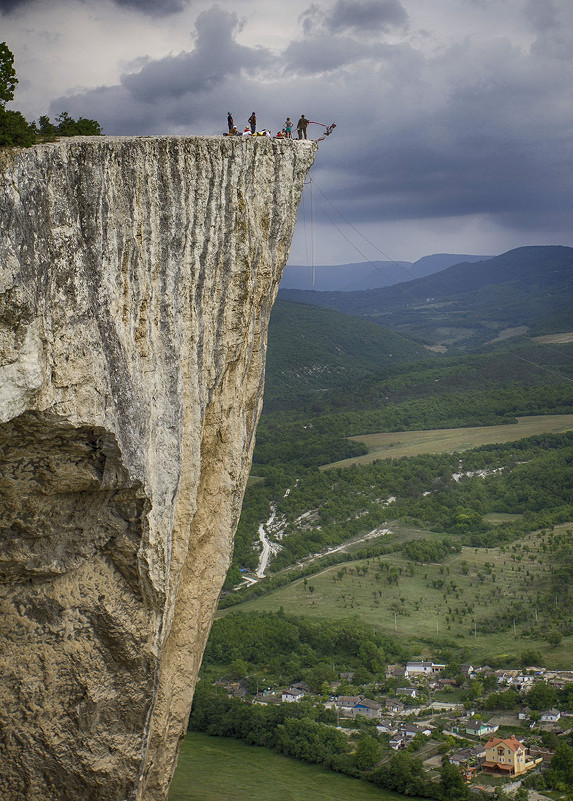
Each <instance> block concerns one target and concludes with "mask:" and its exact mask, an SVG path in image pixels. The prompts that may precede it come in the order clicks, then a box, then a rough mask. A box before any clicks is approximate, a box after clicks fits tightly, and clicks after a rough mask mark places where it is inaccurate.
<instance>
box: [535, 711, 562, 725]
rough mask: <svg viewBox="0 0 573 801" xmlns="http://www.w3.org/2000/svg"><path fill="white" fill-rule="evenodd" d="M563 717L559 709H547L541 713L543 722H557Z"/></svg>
mask: <svg viewBox="0 0 573 801" xmlns="http://www.w3.org/2000/svg"><path fill="white" fill-rule="evenodd" d="M560 717H561V712H560V711H559V710H558V709H547V710H546V711H545V712H542V713H541V718H540V721H541V723H557V721H558V720H559V718H560Z"/></svg>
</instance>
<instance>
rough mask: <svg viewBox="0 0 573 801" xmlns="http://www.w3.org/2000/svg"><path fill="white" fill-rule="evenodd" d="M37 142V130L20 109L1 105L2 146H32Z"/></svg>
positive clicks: (0, 127)
mask: <svg viewBox="0 0 573 801" xmlns="http://www.w3.org/2000/svg"><path fill="white" fill-rule="evenodd" d="M35 142H36V130H35V128H34V126H33V125H30V123H29V122H28V121H27V120H26V118H25V117H24V116H23V114H21V113H20V112H19V111H7V110H6V109H5V108H3V107H2V106H0V146H3V147H30V145H33V144H35Z"/></svg>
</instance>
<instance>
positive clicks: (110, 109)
mask: <svg viewBox="0 0 573 801" xmlns="http://www.w3.org/2000/svg"><path fill="white" fill-rule="evenodd" d="M0 40H6V42H7V43H8V46H9V47H10V48H11V50H12V51H13V52H14V54H15V58H16V62H15V65H16V70H17V73H18V76H19V78H20V83H19V85H18V88H17V92H16V97H15V99H14V101H13V103H11V105H10V106H9V108H14V109H19V110H21V111H22V112H23V113H24V114H25V115H26V116H27V117H28V118H29V119H37V118H38V117H39V116H40V115H42V114H49V115H50V116H51V117H52V118H53V117H55V116H56V115H57V114H58V113H59V112H60V111H63V110H65V111H68V112H69V113H70V114H72V116H74V117H79V116H84V117H89V118H95V119H97V120H98V121H99V122H100V123H101V124H102V126H103V129H104V131H105V133H107V134H126V135H127V134H166V133H174V134H218V133H222V132H223V131H224V130H225V129H226V119H225V118H226V114H227V111H229V110H230V111H232V112H233V114H234V117H235V121H236V123H237V124H238V125H239V126H240V127H241V128H242V127H244V125H245V124H246V121H247V118H248V116H249V115H250V113H251V111H253V110H255V111H256V112H257V117H258V120H259V124H260V127H269V128H271V129H272V130H273V132H276V131H277V130H278V129H279V128H280V127H281V126H282V123H283V122H284V120H285V118H286V116H287V115H288V116H290V117H292V118H293V119H294V120H295V121H296V120H297V119H298V117H299V116H300V114H301V113H304V114H306V116H307V117H308V118H310V119H311V120H313V121H315V120H316V121H319V122H323V123H331V122H336V124H337V129H336V131H335V134H334V135H333V136H331V137H330V138H329V139H327V140H326V141H324V142H323V143H322V145H321V147H320V150H319V153H318V156H317V160H316V164H315V167H314V168H313V170H312V177H313V180H314V182H315V190H314V195H315V198H316V201H317V203H316V206H317V211H316V219H317V225H316V229H315V249H314V252H315V260H316V263H317V264H329V263H330V264H336V263H348V262H353V261H354V262H356V261H362V260H364V257H366V258H368V259H381V258H382V256H381V255H380V251H381V252H382V253H384V254H385V255H386V256H388V257H390V258H392V259H395V260H415V259H417V258H419V257H421V256H424V255H426V254H430V253H436V252H450V253H452V252H454V253H483V254H490V253H491V254H494V253H501V252H503V251H505V250H508V249H510V248H512V247H518V246H520V245H540V244H560V245H570V246H573V225H572V224H571V223H572V220H573V208H572V207H573V191H572V187H573V178H572V169H573V145H572V141H573V3H572V2H571V0H317V1H316V2H312V0H310V2H309V0H277V1H276V2H275V0H265V2H262V1H261V0H259V2H254V0H219V2H217V3H212V2H209V1H208V0H207V2H204V1H203V0H0ZM309 132H310V133H311V134H312V135H313V136H314V137H316V136H318V135H319V134H320V128H319V127H318V126H311V128H310V129H309ZM307 192H308V190H307ZM325 198H326V199H325ZM309 206H310V199H309V197H308V194H307V197H306V200H305V204H304V214H303V209H301V213H300V214H299V225H298V228H297V235H296V237H295V244H294V245H293V250H292V252H291V259H290V261H291V263H298V264H304V263H306V262H307V260H308V256H307V254H308V253H310V227H309V226H307V227H306V231H305V226H304V224H303V222H304V218H305V217H306V218H309V217H310V214H309ZM325 214H328V215H329V216H330V217H331V220H332V222H330V221H329V220H328V219H327V217H326V216H325ZM334 224H336V226H337V227H338V228H337V227H335V225H334ZM338 229H339V230H338ZM305 234H306V236H305ZM345 237H346V238H345ZM364 237H365V238H364ZM348 240H350V242H349V241H348ZM366 240H368V241H366Z"/></svg>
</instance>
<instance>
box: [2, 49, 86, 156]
mask: <svg viewBox="0 0 573 801" xmlns="http://www.w3.org/2000/svg"><path fill="white" fill-rule="evenodd" d="M17 84H18V78H17V77H16V70H15V69H14V54H13V53H12V52H11V50H10V48H9V47H8V45H7V44H6V42H0V147H30V146H31V145H35V144H37V143H38V142H51V141H54V140H55V139H56V138H57V137H59V136H101V134H102V130H101V126H100V124H99V123H98V122H96V121H95V120H89V119H84V118H83V117H80V118H79V119H78V120H74V119H73V118H72V117H70V115H69V114H68V113H67V112H65V111H63V112H62V113H61V114H60V115H59V116H58V118H57V119H56V123H55V124H53V123H51V122H50V119H49V117H40V119H39V121H38V124H36V123H35V122H31V123H30V122H28V121H27V120H26V118H25V117H24V115H23V114H22V113H21V112H20V111H12V110H9V109H6V107H5V106H6V103H9V102H10V101H11V100H13V99H14V91H15V89H16V85H17Z"/></svg>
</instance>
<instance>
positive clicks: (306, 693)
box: [217, 661, 573, 801]
mask: <svg viewBox="0 0 573 801" xmlns="http://www.w3.org/2000/svg"><path fill="white" fill-rule="evenodd" d="M446 668H447V666H446V665H445V664H440V663H434V662H432V661H419V662H416V661H412V662H407V663H406V664H402V665H400V664H394V665H389V666H388V667H387V671H386V679H387V681H386V684H385V685H384V686H385V688H386V690H387V689H388V688H391V691H390V692H387V691H386V692H383V691H381V685H376V684H372V685H365V686H364V685H363V686H361V688H360V690H361V691H360V692H359V693H357V694H343V693H342V692H340V690H341V689H342V690H344V689H345V688H348V687H352V681H353V679H354V674H353V673H352V672H345V673H341V674H340V675H339V680H338V681H335V682H329V683H328V685H326V683H325V684H324V685H323V687H321V692H320V693H316V692H312V691H311V689H310V688H309V686H308V684H307V683H306V682H304V681H301V682H297V683H294V684H292V685H289V686H288V687H285V688H282V689H280V690H279V689H273V688H270V687H268V688H264V689H261V688H259V687H258V686H257V688H256V692H254V693H249V690H248V687H249V683H248V680H247V679H243V680H242V681H236V682H225V681H220V682H217V684H219V686H223V687H224V688H225V689H226V691H227V693H228V694H229V696H233V697H235V698H238V699H242V700H243V701H245V702H248V703H253V704H264V705H269V704H297V703H304V704H307V705H312V706H322V707H324V709H328V710H332V712H333V713H334V714H335V716H336V727H337V728H339V729H340V730H342V731H345V732H347V733H349V734H351V733H352V732H356V730H357V729H364V728H367V729H368V730H369V731H370V733H373V734H375V735H376V737H377V738H378V740H379V742H380V743H381V744H382V747H383V750H384V749H386V752H387V757H386V759H388V758H390V756H391V754H392V753H393V752H399V751H403V750H406V751H409V752H412V753H415V755H416V756H417V757H418V758H420V759H422V760H423V765H424V769H425V770H426V771H427V772H428V778H429V779H431V778H433V777H435V776H436V775H437V770H438V769H439V767H440V765H441V764H442V759H443V757H444V755H446V756H447V759H448V760H449V762H450V763H451V764H452V765H454V766H455V767H457V768H458V770H459V772H460V774H461V775H462V777H463V779H464V781H465V782H466V783H467V785H468V787H469V789H470V790H474V791H476V792H482V793H489V794H491V795H492V796H494V797H500V796H499V790H497V793H498V795H497V796H495V793H496V788H503V789H504V790H509V791H515V790H517V789H518V788H519V787H520V786H521V783H522V780H523V779H524V778H526V777H529V776H530V775H534V774H541V773H542V771H543V770H544V769H546V768H547V766H548V765H549V764H550V762H551V759H552V757H553V755H554V753H555V749H556V747H557V745H558V743H559V741H560V740H561V739H562V738H564V737H565V736H566V735H569V734H570V733H571V732H572V731H573V670H551V669H548V668H543V667H536V666H528V667H524V668H522V669H513V670H512V669H498V670H494V669H493V668H491V667H489V666H488V665H485V666H479V667H476V666H473V665H471V664H462V665H460V672H459V674H457V675H456V676H455V677H452V676H451V675H449V674H451V670H449V671H448V670H447V669H446ZM559 697H560V698H561V699H563V698H565V699H566V702H565V703H561V704H558V705H553V704H549V705H548V706H547V708H543V701H544V700H548V699H549V700H550V699H555V698H559ZM446 699H451V700H446ZM462 699H463V700H462ZM382 762H384V758H383V759H382ZM527 784H528V785H531V784H533V785H535V782H527ZM526 792H527V791H526V790H524V789H523V790H522V794H523V793H526ZM530 792H531V793H532V794H531V796H528V795H527V794H523V795H522V796H521V797H523V798H528V797H530V798H531V799H533V798H535V799H537V801H539V800H542V799H544V798H548V796H543V795H542V794H540V793H537V792H535V791H534V790H532V791H530Z"/></svg>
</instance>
